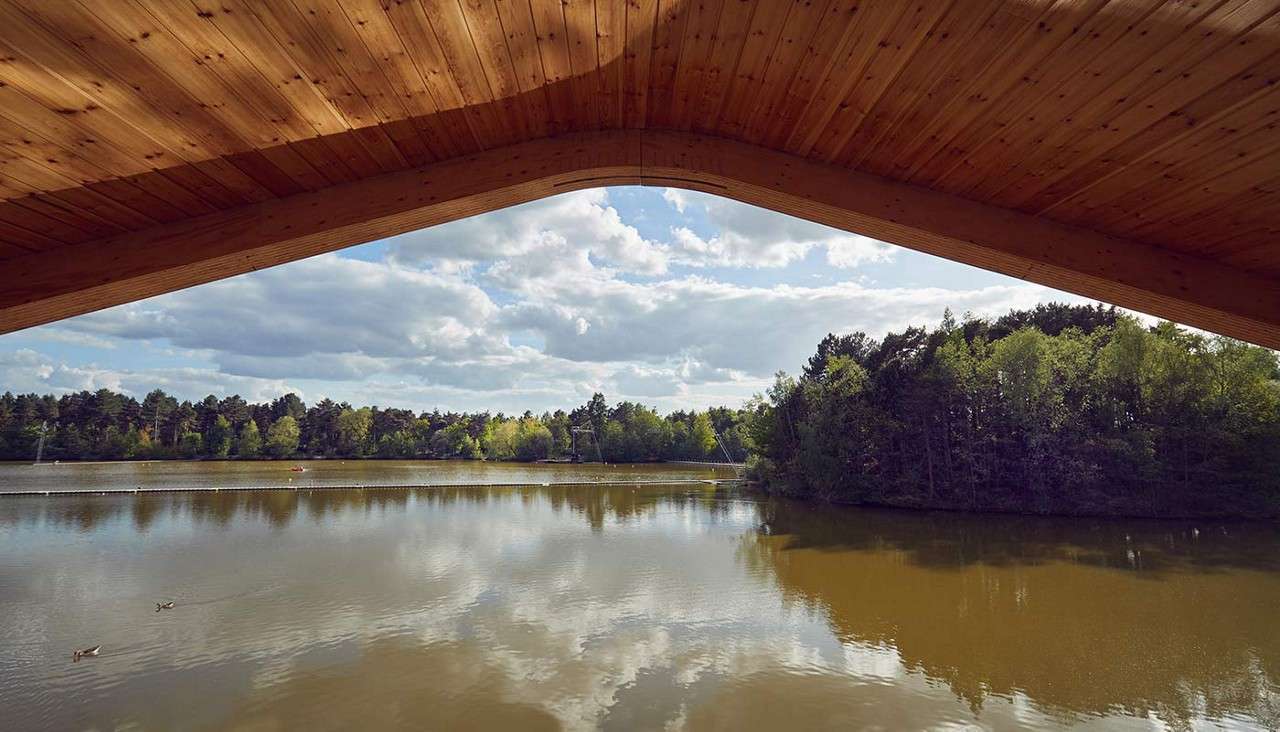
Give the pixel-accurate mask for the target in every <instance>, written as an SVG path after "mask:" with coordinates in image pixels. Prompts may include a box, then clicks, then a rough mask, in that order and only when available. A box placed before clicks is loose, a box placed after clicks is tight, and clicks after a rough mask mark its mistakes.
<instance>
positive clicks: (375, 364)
mask: <svg viewBox="0 0 1280 732" xmlns="http://www.w3.org/2000/svg"><path fill="white" fill-rule="evenodd" d="M662 195H663V199H664V200H665V205H663V204H662V203H659V204H658V205H657V209H659V210H660V211H661V212H663V213H664V215H666V217H667V218H668V219H669V220H670V219H672V217H673V214H671V212H673V211H674V212H683V214H682V215H681V216H679V217H675V223H680V222H687V223H688V224H689V225H688V226H685V225H677V226H672V227H670V237H669V238H668V240H666V241H655V240H652V239H646V238H645V237H644V236H642V235H641V233H640V232H639V230H638V229H637V228H636V227H635V226H633V225H632V224H630V223H628V222H627V221H626V220H624V218H623V216H622V215H620V214H619V212H618V210H617V209H616V208H615V207H614V206H613V205H612V204H611V202H610V200H609V194H608V192H607V191H605V190H595V191H581V192H576V193H569V194H565V195H562V196H557V197H554V198H550V199H545V200H543V201H538V202H534V203H531V204H526V205H524V206H517V207H513V208H509V209H505V210H503V211H498V212H494V213H491V214H488V215H486V216H481V217H475V218H471V219H467V220H464V221H459V222H455V223H452V224H448V225H445V226H440V227H436V228H434V229H428V230H424V231H420V232H415V233H412V234H407V235H404V236H400V237H396V238H394V239H391V240H388V242H387V243H386V244H383V245H379V246H382V247H384V248H383V249H377V250H366V251H377V252H385V256H384V257H382V259H381V261H374V262H371V261H364V260H362V259H355V258H351V257H350V256H341V255H338V254H330V255H324V256H319V257H314V258H311V259H307V260H303V261H300V262H295V263H293V264H289V265H285V266H281V267H277V268H273V269H269V270H264V271H260V272H254V273H251V274H248V275H244V276H241V277H236V278H232V279H228V280H224V281H220V282H216V283H212V284H209V285H205V286H201V287H197V288H193V289H190V290H186V291H182V292H177V293H171V294H168V295H164V296H161V297H156V298H152V299H150V300H146V301H142V302H138V303H133V304H130V305H125V306H121V307H117V308H111V309H109V310H104V311H101V312H98V313H93V314H91V315H86V316H82V317H79V318H74V319H71V320H68V321H64V322H63V323H60V324H58V325H57V326H45V327H43V328H37V329H32V330H29V331H26V332H24V333H23V334H18V337H20V338H22V339H23V340H21V342H20V343H14V342H12V339H13V338H15V336H6V337H5V339H0V378H3V379H4V381H3V384H0V388H8V389H16V390H23V391H55V392H58V391H68V390H79V389H95V388H102V387H106V388H112V389H120V390H124V391H127V392H130V393H135V394H141V393H145V392H146V391H148V390H150V389H151V388H154V387H157V386H158V387H162V388H165V389H167V390H170V391H172V392H174V393H178V394H181V395H183V396H188V397H199V396H203V395H204V394H207V393H210V392H213V393H215V394H219V395H221V394H225V393H233V392H239V393H241V394H242V395H244V396H245V397H246V398H254V399H259V398H271V397H274V396H277V395H278V394H280V393H282V392H283V391H287V390H295V391H299V392H303V387H305V389H306V391H307V392H309V393H310V395H309V398H313V399H318V398H321V397H324V396H329V397H333V398H338V399H347V400H350V401H352V402H357V403H378V404H384V405H386V404H395V405H401V404H403V405H405V406H413V407H418V408H430V407H432V406H444V407H446V408H467V409H484V408H495V409H503V410H507V411H513V410H519V411H522V410H523V409H524V408H538V409H544V408H555V407H561V406H569V405H572V404H575V403H578V402H579V401H581V400H582V399H584V398H586V397H589V396H590V394H591V393H592V392H593V391H597V390H600V391H604V392H606V393H607V394H608V395H609V396H610V397H611V398H634V399H641V400H643V401H645V402H647V403H652V404H657V405H659V406H662V407H663V408H684V407H693V406H706V405H707V404H709V403H736V402H740V401H742V400H743V399H745V398H747V397H749V396H750V394H751V393H752V392H754V391H757V390H759V389H760V388H761V387H762V386H763V385H764V384H766V383H767V380H768V378H769V377H770V375H771V374H772V373H773V372H775V371H776V370H778V369H780V368H784V369H789V370H795V369H797V368H798V367H799V365H800V364H801V363H803V361H804V359H805V358H806V357H807V356H808V355H809V354H810V353H811V352H812V350H813V348H814V346H815V344H816V343H817V342H818V340H820V339H821V338H822V336H823V335H825V334H826V333H827V332H832V331H834V332H848V331H853V330H862V331H865V332H867V333H869V334H871V335H874V336H878V335H882V334H883V333H885V332H886V331H888V330H893V329H900V328H902V327H905V326H907V325H915V324H921V323H928V322H936V321H937V319H938V318H939V317H940V316H941V314H942V312H943V310H944V309H945V308H947V307H950V308H951V309H952V310H953V311H954V312H956V313H963V312H966V311H972V312H974V313H978V314H994V313H998V312H1001V311H1004V310H1007V309H1009V308H1013V307H1028V306H1031V305H1034V304H1035V303H1036V302H1041V301H1044V300H1048V299H1063V298H1062V295H1061V294H1060V293H1054V292H1053V291H1051V290H1048V289H1046V288H1043V287H1038V286H1035V285H1029V284H1022V283H1017V282H1014V281H1012V280H1010V281H1009V283H1008V284H1002V285H997V286H990V287H985V288H980V289H961V288H959V287H957V288H955V289H944V288H922V287H872V286H869V285H867V284H865V283H864V282H862V281H859V282H848V281H847V282H836V283H834V284H823V285H821V286H801V285H798V284H796V281H797V280H799V281H812V280H810V279H809V278H808V277H804V276H803V275H800V276H798V277H790V276H789V275H784V274H783V270H777V271H776V272H774V273H772V274H770V273H769V272H768V271H767V268H768V267H782V266H784V265H787V264H790V263H793V262H796V261H798V260H800V259H803V258H805V257H807V256H808V255H809V253H811V252H821V253H822V254H823V255H824V256H825V259H826V262H827V263H828V264H829V265H830V266H831V267H834V268H842V269H851V268H855V267H859V266H862V265H864V264H868V263H877V262H878V263H883V262H888V261H890V260H891V259H892V256H893V252H894V249H893V248H892V247H889V246H888V245H886V244H883V243H882V242H877V241H874V240H871V239H867V238H865V237H861V236H857V235H853V234H847V233H844V232H840V231H836V230H834V229H830V228H827V227H823V226H819V225H816V224H812V223H809V222H805V221H801V220H799V219H795V218H791V217H786V216H781V215H778V214H774V213H771V212H768V211H765V210H763V209H758V208H754V207H751V206H746V205H744V204H740V203H736V202H733V201H728V200H725V199H719V198H716V197H713V196H707V195H704V194H700V193H691V192H687V191H677V190H675V189H668V190H666V191H664V192H663V194H662ZM657 228H658V229H659V230H660V229H661V226H660V225H659V226H658V227H657ZM694 228H697V229H698V230H699V231H701V232H703V234H702V235H700V234H698V233H695V231H694ZM810 263H812V260H810ZM710 267H717V268H722V269H717V270H715V272H716V274H715V276H714V277H712V276H710V273H711V270H710V269H708V268H710ZM762 267H763V268H766V269H764V270H762V269H761V268H762ZM956 267H957V268H959V267H960V265H956ZM734 269H737V270H739V271H741V272H743V273H747V274H750V276H749V277H747V276H738V275H737V273H735V272H733V270H734ZM748 270H749V272H748ZM690 272H699V273H702V274H701V275H691V274H689V273H690ZM766 275H767V276H766ZM801 278H803V279H801ZM6 340H9V341H10V342H11V343H12V346H11V347H9V348H6V346H7V345H10V343H6ZM139 343H143V344H146V346H145V348H144V349H143V350H142V351H140V350H139V348H138V347H137V344H139ZM33 345H34V346H35V348H32V347H31V346H33ZM120 345H125V346H128V347H122V348H117V349H115V350H112V348H113V347H115V346H120ZM46 346H47V347H46ZM64 346H65V347H74V348H76V349H93V348H98V349H102V353H101V354H100V355H99V356H98V358H99V359H100V360H101V361H103V362H104V363H107V364H108V365H107V366H99V365H97V364H93V363H90V364H85V363H83V362H79V363H77V362H75V360H76V359H70V358H67V357H64V356H60V357H52V356H48V355H45V354H44V353H43V352H44V351H49V352H55V353H56V352H57V351H58V349H59V348H61V347H64ZM143 352H145V354H147V355H155V357H156V359H157V360H158V361H159V363H158V364H157V365H155V366H147V365H145V359H143V358H142V357H141V356H140V355H139V354H140V353H143ZM140 361H143V363H142V364H141V365H140ZM123 364H127V367H126V366H124V365H123ZM160 364H163V365H160ZM172 364H181V365H182V366H183V368H174V367H173V366H172Z"/></svg>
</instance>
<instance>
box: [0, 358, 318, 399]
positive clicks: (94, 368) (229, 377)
mask: <svg viewBox="0 0 1280 732" xmlns="http://www.w3.org/2000/svg"><path fill="white" fill-rule="evenodd" d="M0 388H3V389H5V390H8V391H13V392H18V393H37V394H67V393H72V392H78V391H96V390H98V389H111V390H112V391H119V392H123V393H125V394H130V395H132V396H135V397H141V396H143V395H145V394H146V393H147V392H148V391H151V390H152V389H156V388H160V389H164V390H166V391H168V392H170V393H174V394H182V395H185V396H187V397H189V398H195V397H197V396H203V395H206V394H213V395H215V396H220V397H221V396H229V395H231V394H239V395H241V396H243V397H244V398H246V399H250V400H257V401H262V400H269V399H274V398H275V397H277V396H280V395H281V394H284V393H285V392H288V391H294V392H298V393H300V394H301V393H304V392H303V390H302V389H299V388H297V387H296V386H294V385H292V384H291V383H290V382H289V381H286V380H284V379H260V378H253V377H245V376H237V375H235V374H228V373H226V372H224V371H221V370H218V369H211V368H193V367H176V368H172V367H171V368H149V369H141V370H139V369H119V368H109V367H103V366H99V365H97V364H87V365H74V364H68V363H66V362H65V361H64V360H61V359H58V358H55V357H53V356H50V355H47V354H44V353H40V352H37V351H34V350H31V349H18V350H15V351H9V352H3V351H0Z"/></svg>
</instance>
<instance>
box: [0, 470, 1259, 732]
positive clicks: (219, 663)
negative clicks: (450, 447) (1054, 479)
mask: <svg viewBox="0 0 1280 732" xmlns="http://www.w3.org/2000/svg"><path fill="white" fill-rule="evenodd" d="M308 465H309V467H310V469H309V470H308V472H307V473H304V474H302V477H301V479H302V480H306V481H313V482H314V484H315V485H321V484H325V483H324V482H325V481H330V482H329V483H328V484H330V485H333V484H344V483H352V482H355V483H379V484H386V483H389V482H393V481H394V482H403V483H425V484H435V485H438V484H443V483H462V482H471V483H508V482H529V483H533V484H535V485H529V486H524V487H471V488H415V489H395V490H371V491H347V490H307V488H306V486H305V485H302V486H296V487H297V488H298V489H297V490H272V491H255V492H243V493H226V492H223V493H153V494H146V493H140V494H137V495H106V496H99V495H83V496H75V497H70V496H60V497H45V496H43V495H37V496H30V497H27V496H21V497H8V498H0V729H3V730H40V729H50V730H79V729H98V730H113V729H122V730H125V729H138V730H206V729H232V730H283V729H307V730H325V729H335V730H336V729H383V728H400V729H449V730H452V729H641V730H664V729H671V730H678V729H690V730H755V729H760V730H803V729H886V730H899V729H904V730H906V729H1062V728H1079V729H1135V730H1137V729H1142V730H1149V729H1162V728H1169V729H1219V728H1221V729H1276V728H1277V727H1278V726H1280V527H1277V526H1276V525H1275V524H1250V523H1224V522H1214V521H1135V520H1093V519H1048V518H1025V517H1014V516H966V515H962V514H944V513H910V512H899V511H884V510H861V509H851V508H833V507H830V506H823V505H809V504H800V503H793V502H785V501H777V500H771V499H767V498H761V497H758V496H754V495H751V494H749V493H744V492H741V491H739V490H737V489H732V488H725V487H715V486H710V485H654V484H648V485H636V486H617V485H599V486H596V485H587V486H575V487H556V486H554V485H550V486H544V485H541V483H554V482H556V481H561V480H595V479H597V478H599V479H601V480H616V479H631V480H645V481H649V480H661V479H664V478H665V479H669V480H683V479H689V478H710V477H715V476H716V475H717V474H716V473H715V472H713V471H712V469H709V468H701V467H691V466H609V467H601V466H589V465H588V466H545V465H543V466H538V465H523V466H521V465H487V464H481V463H412V462H399V463H391V462H389V463H381V462H367V463H361V462H348V463H346V464H341V463H337V462H326V463H310V464H308ZM401 474H405V477H404V479H403V481H399V480H397V478H396V476H399V475H401ZM719 475H720V476H721V477H723V476H725V475H727V474H726V473H723V472H721V473H720V474H719ZM289 477H294V479H295V483H296V482H297V481H298V480H299V479H300V476H298V475H297V474H294V475H290V474H288V472H287V466H286V465H282V464H279V463H250V464H242V463H152V464H149V465H148V466H145V467H144V466H142V465H136V464H135V465H119V464H116V465H73V466H69V465H62V466H55V467H39V468H33V467H31V466H26V465H0V486H3V487H5V488H7V489H18V488H21V489H26V488H30V489H31V490H38V491H44V490H62V489H67V488H77V487H81V488H93V489H102V488H107V487H135V486H139V485H141V486H143V487H144V488H161V487H172V486H178V485H185V486H196V485H201V486H205V485H215V484H216V485H222V486H232V485H260V484H263V481H268V482H272V481H283V482H284V484H285V485H286V486H289V485H290V484H289V483H288V478H289ZM164 600H173V601H174V602H175V604H176V606H175V608H174V609H173V610H166V611H164V612H159V613H157V612H156V611H155V603H156V602H159V601H164ZM96 644H102V647H103V648H102V653H101V655H100V656H99V657H97V658H88V659H84V660H81V661H79V662H72V660H71V652H72V650H73V649H75V648H78V647H86V646H92V645H96Z"/></svg>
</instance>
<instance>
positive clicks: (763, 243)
mask: <svg viewBox="0 0 1280 732" xmlns="http://www.w3.org/2000/svg"><path fill="white" fill-rule="evenodd" d="M662 196H663V198H664V199H665V200H666V201H667V202H668V203H669V204H670V205H671V206H672V208H674V209H675V210H676V211H678V212H679V213H681V214H685V213H688V212H689V211H690V209H693V208H697V209H698V210H699V211H700V212H701V213H702V214H703V215H705V216H706V218H707V220H708V222H709V223H710V224H711V226H712V227H713V228H714V229H715V231H716V233H715V234H714V235H712V236H711V237H709V238H703V237H701V236H699V235H698V234H696V233H694V231H693V230H692V229H690V228H688V227H685V226H679V227H674V228H673V229H672V231H671V236H672V247H671V249H672V255H671V259H672V261H673V262H677V263H680V264H685V265H688V266H692V267H746V268H765V267H785V266H786V265H788V264H791V263H792V262H796V261H799V260H801V259H804V258H805V256H807V255H808V254H809V252H810V251H811V250H813V249H825V250H826V255H827V263H828V264H830V265H831V266H833V267H839V268H842V269H848V268H853V267H857V266H859V265H861V264H864V263H868V262H889V261H891V260H892V259H893V253H894V251H895V250H894V248H893V247H892V246H891V245H889V244H885V243H884V242H881V241H876V240H875V239H870V238H868V237H865V236H859V235H857V234H850V233H847V232H843V231H839V230H837V229H832V228H830V227H827V226H823V225H821V224H815V223H813V222H810V221H805V220H803V219H798V218H795V217H794V216H787V215H785V214H779V213H775V212H773V211H769V210H767V209H763V208H757V207H755V206H749V205H747V204H745V203H739V202H737V201H733V200H730V199H727V198H721V197H719V196H712V195H709V194H705V193H697V192H692V191H680V190H677V189H674V188H668V189H666V190H665V191H663V194H662Z"/></svg>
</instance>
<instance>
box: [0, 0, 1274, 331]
mask: <svg viewBox="0 0 1280 732" xmlns="http://www.w3.org/2000/svg"><path fill="white" fill-rule="evenodd" d="M1278 11H1280V0H938V1H937V2H932V1H929V2H925V1H923V0H921V1H919V2H895V1H888V0H885V1H881V0H754V1H752V0H342V1H341V2H339V1H338V0H110V1H109V2H103V1H101V0H0V269H3V268H4V267H5V264H4V263H5V262H6V261H12V262H18V261H23V262H26V261H29V260H30V258H31V257H32V256H34V255H36V254H39V253H42V252H56V251H58V250H60V249H63V248H67V247H71V246H73V245H79V244H85V243H90V242H101V243H102V245H103V246H107V245H110V243H111V242H119V241H122V240H124V239H122V238H127V235H129V234H130V233H131V232H146V231H151V230H153V229H157V227H160V228H163V227H165V226H173V225H177V224H180V223H182V222H185V221H192V220H196V219H202V217H203V218H209V217H211V216H215V215H217V214H219V213H220V212H222V213H228V214H229V213H231V212H242V211H244V210H245V207H247V206H261V205H264V204H266V203H269V202H272V201H276V200H279V199H288V198H291V197H296V196H299V195H302V194H307V193H314V192H317V191H324V190H326V189H330V188H332V187H333V186H343V185H352V184H356V183H358V182H360V181H365V180H369V179H372V178H374V177H376V176H383V175H387V174H392V173H398V172H403V171H410V170H414V169H420V168H423V167H424V166H430V165H432V164H438V163H440V161H446V160H449V159H456V158H459V157H461V156H471V155H477V154H479V153H482V152H484V151H493V150H497V149H501V148H504V147H507V146H512V145H518V144H521V143H526V142H528V141H531V140H539V139H543V138H547V137H550V136H564V135H572V134H581V133H593V132H597V131H610V130H631V131H636V130H644V131H652V132H654V133H668V132H688V133H695V134H699V135H706V136H709V137H712V138H716V139H720V140H728V141H736V142H739V143H743V144H745V145H751V146H759V147H761V148H766V149H768V150H770V151H776V152H780V153H785V154H788V155H790V156H794V157H795V158H797V159H803V160H808V161H813V162H815V163H821V164H823V165H827V166H836V167H838V168H842V169H846V170H850V171H855V172H858V173H868V174H872V175H874V176H878V177H880V178H883V179H887V180H890V181H897V182H901V183H906V184H910V185H913V186H917V187H920V188H924V189H929V190H931V191H935V192H939V193H944V194H948V195H951V196H955V197H958V198H963V199H968V200H971V201H974V202H978V203H981V204H985V205H988V206H991V207H994V208H997V209H999V210H1008V211H1014V212H1019V213H1022V214H1027V215H1029V216H1034V217H1037V218H1038V219H1040V220H1045V221H1050V222H1054V223H1057V224H1064V225H1067V226H1071V227H1079V228H1082V229H1087V230H1090V231H1092V232H1096V233H1098V234H1101V235H1104V236H1108V237H1114V238H1116V239H1118V240H1124V241H1130V242H1137V243H1140V244H1143V245H1146V246H1149V247H1154V248H1156V249H1159V250H1163V251H1171V252H1176V253H1178V254H1180V255H1186V256H1187V257H1190V259H1187V260H1185V261H1187V262H1192V263H1195V262H1207V263H1211V264H1213V265H1214V266H1226V267H1229V268H1233V269H1235V270H1239V271H1242V272H1245V273H1247V274H1248V275H1250V276H1252V277H1255V278H1262V279H1260V280H1256V281H1260V282H1267V283H1270V282H1275V281H1277V280H1280V244H1278V243H1277V241H1278V240H1277V238H1276V236H1277V232H1278V231H1280V130H1278V129H1277V125H1278V124H1280V84H1277V83H1276V82H1277V79H1280V13H1278ZM601 139H603V138H601ZM619 139H623V138H617V137H615V138H613V142H610V143H609V144H617V140H619ZM628 139H629V138H628ZM600 156H602V157H608V156H607V155H606V154H605V153H603V152H602V153H601V154H600ZM517 165H518V163H517ZM523 172H524V171H514V172H513V173H512V174H513V175H515V176H516V177H519V176H520V175H522V174H523ZM671 182H674V183H675V184H677V185H680V184H683V183H682V182H681V180H679V179H673V180H672V181H671ZM702 182H703V183H706V181H705V180H704V181H702ZM561 184H564V182H563V181H562V182H561ZM557 185H560V184H557ZM574 185H579V183H575V184H574ZM703 187H704V188H706V189H708V190H717V189H716V188H715V186H714V185H712V186H710V188H707V187H706V186H705V185H704V186H703ZM990 266H996V267H997V268H1000V269H1002V270H1003V271H1008V272H1009V273H1011V274H1015V275H1018V276H1025V277H1029V278H1032V279H1035V278H1036V276H1035V273H1034V272H1032V271H1031V270H1028V271H1026V272H1021V271H1011V268H1010V267H1009V266H999V265H994V264H993V265H990ZM12 271H16V269H14V270H12ZM4 284H6V283H5V281H4V280H3V278H2V276H0V286H2V285H4ZM1059 284H1063V283H1059ZM1065 284H1067V285H1070V283H1069V282H1067V283H1065ZM1077 289H1079V288H1077ZM1085 289H1087V288H1085ZM1093 292H1094V291H1092V290H1091V291H1090V294H1093ZM139 294H145V293H143V292H142V291H139ZM1189 297H1191V296H1189ZM1193 299H1194V298H1193ZM0 304H9V303H0ZM104 304H108V303H106V302H86V304H85V306H84V307H83V308H81V309H82V310H87V309H92V308H93V307H100V306H102V305H104ZM1125 304H1131V305H1140V304H1141V303H1140V302H1136V301H1129V302H1126V303H1125ZM68 312H70V311H68ZM37 320H38V318H37ZM1277 321H1280V317H1277ZM31 322H35V320H31V319H30V318H28V319H27V320H26V321H22V322H17V321H14V322H13V323H7V324H6V327H7V328H12V327H21V326H22V325H25V324H30V323H31ZM1268 327H1274V329H1275V330H1277V331H1280V327H1277V326H1274V324H1273V326H1268ZM1240 332H1243V331H1240ZM1261 340H1266V341H1268V342H1270V343H1271V344H1272V345H1275V344H1280V332H1277V333H1275V334H1273V335H1266V336H1263V337H1262V338H1261Z"/></svg>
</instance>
